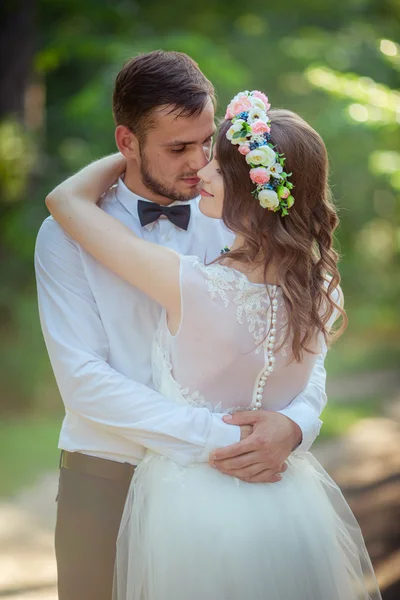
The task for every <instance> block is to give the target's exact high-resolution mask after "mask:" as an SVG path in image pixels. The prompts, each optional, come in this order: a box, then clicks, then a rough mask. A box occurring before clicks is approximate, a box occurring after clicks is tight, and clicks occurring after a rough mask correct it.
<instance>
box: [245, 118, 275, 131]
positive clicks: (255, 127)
mask: <svg viewBox="0 0 400 600" xmlns="http://www.w3.org/2000/svg"><path fill="white" fill-rule="evenodd" d="M250 127H251V131H252V133H255V134H263V133H269V132H270V131H271V128H270V127H269V125H267V123H266V122H265V121H261V119H257V120H256V121H254V122H253V123H252V124H251V125H250Z"/></svg>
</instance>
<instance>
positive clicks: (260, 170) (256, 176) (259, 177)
mask: <svg viewBox="0 0 400 600" xmlns="http://www.w3.org/2000/svg"><path fill="white" fill-rule="evenodd" d="M250 179H251V180H252V182H253V183H259V184H263V183H268V181H269V179H270V174H269V172H268V170H267V169H265V168H264V167H257V168H256V169H250Z"/></svg>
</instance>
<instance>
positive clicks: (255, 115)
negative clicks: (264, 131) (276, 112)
mask: <svg viewBox="0 0 400 600" xmlns="http://www.w3.org/2000/svg"><path fill="white" fill-rule="evenodd" d="M260 102H261V100H260ZM261 104H263V102H261ZM259 120H261V121H265V122H266V123H267V122H268V117H267V113H266V112H265V109H263V108H260V107H258V106H253V108H251V109H250V110H249V117H248V121H249V124H250V125H251V123H254V121H259Z"/></svg>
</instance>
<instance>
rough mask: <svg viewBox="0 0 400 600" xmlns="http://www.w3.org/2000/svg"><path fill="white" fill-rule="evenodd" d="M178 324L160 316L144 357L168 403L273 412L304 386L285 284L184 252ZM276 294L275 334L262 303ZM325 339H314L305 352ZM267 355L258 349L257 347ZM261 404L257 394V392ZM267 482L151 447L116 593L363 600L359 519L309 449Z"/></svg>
mask: <svg viewBox="0 0 400 600" xmlns="http://www.w3.org/2000/svg"><path fill="white" fill-rule="evenodd" d="M180 277H181V298H182V310H183V316H182V322H181V325H180V328H179V331H178V333H177V334H176V335H175V336H172V335H171V334H170V333H169V330H168V327H167V323H166V318H165V314H164V315H163V317H162V320H161V322H160V326H159V329H158V332H157V335H156V339H155V343H154V353H153V376H154V384H155V387H156V389H157V390H159V391H160V392H161V393H162V394H163V395H164V396H165V397H166V398H169V399H171V400H174V401H175V402H178V403H180V404H186V403H191V404H195V405H197V406H199V407H202V408H203V410H204V408H205V409H208V410H211V411H214V412H221V413H226V412H233V411H235V410H238V409H239V410H240V409H244V408H248V406H249V404H250V403H252V404H253V403H254V402H255V401H256V394H257V387H258V382H259V380H260V375H261V373H262V372H263V370H264V369H265V366H266V365H268V364H271V362H273V361H271V360H270V359H269V356H270V355H271V349H272V350H273V355H274V358H275V362H273V370H272V372H271V373H270V375H269V377H268V378H267V380H266V384H265V386H264V387H263V394H262V401H261V402H262V406H263V408H264V409H270V410H280V409H282V408H284V407H285V406H287V405H288V404H289V403H290V401H291V400H292V399H293V398H294V397H295V396H296V395H297V394H299V393H300V392H301V391H302V390H303V389H304V387H305V386H306V384H307V381H308V378H309V376H310V373H311V371H312V368H313V365H314V362H315V360H316V354H311V353H306V354H305V355H304V360H303V362H302V363H300V364H299V363H296V362H290V354H291V353H290V340H289V342H288V343H285V344H284V345H282V344H281V341H282V339H283V336H284V334H285V319H286V310H285V304H284V301H283V297H282V291H281V289H280V288H276V287H275V286H270V287H269V288H266V286H264V285H261V284H254V283H251V282H250V281H249V280H248V279H247V277H246V276H245V275H244V274H243V273H240V272H239V271H236V270H234V269H231V268H228V267H226V266H223V265H220V264H212V265H209V266H204V265H203V264H202V263H201V262H200V261H199V259H197V258H195V257H181V276H180ZM273 298H275V299H276V300H277V302H275V306H276V308H277V311H276V321H277V322H276V324H275V323H274V325H276V329H277V333H276V336H275V340H274V339H273V336H272V335H271V333H270V328H271V321H272V319H271V316H272V310H271V302H272V301H273ZM322 344H323V342H322V341H321V340H320V339H316V340H315V351H316V352H317V353H318V352H319V351H322ZM268 351H270V352H269V354H268ZM259 399H260V398H259ZM287 464H288V469H287V471H286V472H285V473H284V474H283V478H282V480H281V481H280V482H278V483H273V484H263V483H261V484H254V483H245V482H243V481H240V480H239V479H235V478H233V477H229V476H227V475H224V474H221V473H220V472H218V471H217V470H215V469H213V468H212V467H211V466H209V465H208V464H207V463H200V464H195V465H191V466H184V465H179V464H177V463H175V462H173V461H172V460H170V459H169V458H166V457H164V456H160V455H158V454H154V453H152V452H148V453H147V454H146V456H145V458H144V460H143V461H142V462H141V464H140V465H139V466H138V468H137V469H136V472H135V474H134V477H133V480H132V484H131V487H130V491H129V494H128V498H127V502H126V505H125V510H124V515H123V518H122V522H121V527H120V532H119V537H118V543H117V560H116V569H115V581H114V599H115V600H361V599H363V600H366V599H372V598H373V599H374V600H376V599H378V598H380V594H379V591H378V588H377V584H376V581H375V578H374V574H373V570H372V566H371V563H370V560H369V557H368V554H367V551H366V549H365V546H364V542H363V539H362V535H361V532H360V529H359V527H358V524H357V522H356V520H355V518H354V516H353V515H352V513H351V511H350V509H349V507H348V505H347V504H346V502H345V500H344V498H343V496H342V494H341V492H340V490H339V488H338V487H337V486H336V484H335V483H334V482H333V481H332V480H331V479H330V477H329V476H328V475H327V473H326V472H325V471H324V470H323V468H322V467H321V466H320V465H319V463H318V462H317V461H316V460H315V459H314V457H312V455H311V454H310V453H303V454H295V453H294V454H292V456H291V457H290V458H289V459H288V461H287Z"/></svg>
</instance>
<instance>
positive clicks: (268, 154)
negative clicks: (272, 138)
mask: <svg viewBox="0 0 400 600" xmlns="http://www.w3.org/2000/svg"><path fill="white" fill-rule="evenodd" d="M275 160H276V153H275V152H274V151H273V150H272V148H271V147H270V146H260V147H259V148H256V149H255V150H252V151H251V152H249V153H248V154H247V155H246V161H247V163H248V164H249V165H262V166H263V167H267V168H268V167H272V165H273V164H275Z"/></svg>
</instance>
